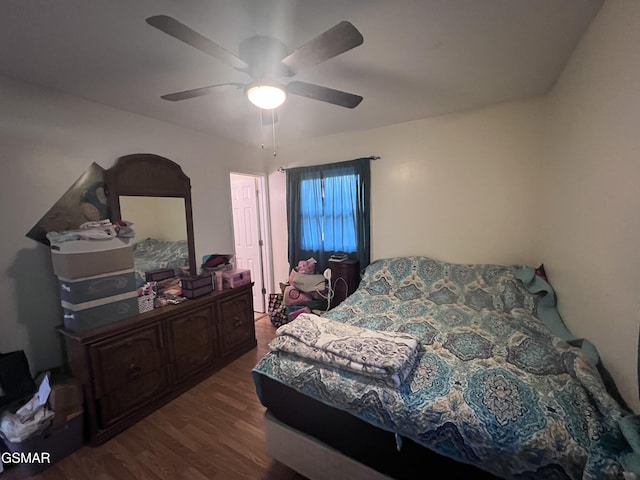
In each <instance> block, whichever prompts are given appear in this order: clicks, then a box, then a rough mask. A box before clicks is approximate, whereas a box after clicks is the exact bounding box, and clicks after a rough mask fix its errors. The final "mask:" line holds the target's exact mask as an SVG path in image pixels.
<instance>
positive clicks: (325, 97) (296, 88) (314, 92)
mask: <svg viewBox="0 0 640 480" xmlns="http://www.w3.org/2000/svg"><path fill="white" fill-rule="evenodd" d="M287 91H288V92H289V93H293V94H294V95H300V96H301V97H307V98H313V99H314V100H320V101H321V102H327V103H333V104H334V105H339V106H341V107H346V108H355V107H357V106H358V105H359V104H360V102H361V101H362V97H361V96H360V95H354V94H353V93H347V92H342V91H340V90H334V89H333V88H328V87H322V86H320V85H315V84H313V83H306V82H289V83H288V84H287Z"/></svg>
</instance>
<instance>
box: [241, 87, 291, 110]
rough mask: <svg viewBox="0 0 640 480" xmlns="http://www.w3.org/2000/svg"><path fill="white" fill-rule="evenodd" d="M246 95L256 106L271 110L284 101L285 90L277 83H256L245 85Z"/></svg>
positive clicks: (285, 96)
mask: <svg viewBox="0 0 640 480" xmlns="http://www.w3.org/2000/svg"><path fill="white" fill-rule="evenodd" d="M247 97H248V98H249V101H250V102H251V103H253V104H254V105H255V106H256V107H258V108H261V109H263V110H272V109H274V108H277V107H279V106H280V105H282V104H283V103H284V101H285V99H286V98H287V92H286V91H285V90H284V88H282V87H280V86H278V85H268V84H259V83H256V84H253V85H249V87H247Z"/></svg>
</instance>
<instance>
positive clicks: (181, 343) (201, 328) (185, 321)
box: [167, 307, 216, 383]
mask: <svg viewBox="0 0 640 480" xmlns="http://www.w3.org/2000/svg"><path fill="white" fill-rule="evenodd" d="M167 326H168V328H167V330H168V332H169V344H170V351H171V352H172V355H173V358H172V370H173V378H174V379H175V381H176V382H177V383H180V382H181V381H183V380H185V379H186V378H187V377H189V376H190V375H192V374H194V373H197V372H198V371H199V370H201V369H202V368H203V367H206V366H207V365H209V364H211V363H212V362H213V360H214V358H215V357H216V348H215V336H214V327H213V312H212V309H211V307H207V308H203V309H199V310H196V311H194V312H191V313H189V314H188V315H183V316H181V317H177V318H172V319H170V320H168V322H167Z"/></svg>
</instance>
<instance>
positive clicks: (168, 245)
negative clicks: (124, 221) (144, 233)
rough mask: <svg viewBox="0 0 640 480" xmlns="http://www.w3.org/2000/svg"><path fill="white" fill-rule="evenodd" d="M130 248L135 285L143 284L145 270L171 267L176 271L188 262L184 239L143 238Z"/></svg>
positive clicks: (187, 248) (187, 251)
mask: <svg viewBox="0 0 640 480" xmlns="http://www.w3.org/2000/svg"><path fill="white" fill-rule="evenodd" d="M132 250H133V266H134V271H135V275H136V284H137V286H141V285H144V283H145V272H149V271H151V270H157V269H159V268H172V269H174V270H176V271H177V269H179V268H180V267H183V266H186V265H188V264H189V247H188V245H187V241H186V240H177V241H168V240H159V239H157V238H145V239H144V240H141V241H139V242H137V243H134V245H133V248H132Z"/></svg>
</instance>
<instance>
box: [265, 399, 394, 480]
mask: <svg viewBox="0 0 640 480" xmlns="http://www.w3.org/2000/svg"><path fill="white" fill-rule="evenodd" d="M264 428H265V435H266V444H267V453H268V454H269V455H270V456H272V457H273V458H274V459H276V460H277V461H279V462H280V463H283V464H285V465H287V466H288V467H290V468H291V469H293V470H295V471H296V472H298V473H299V474H301V475H304V476H305V477H307V478H309V479H312V480H391V478H390V477H387V476H386V475H383V474H381V473H380V472H377V471H376V470H373V469H371V468H370V467H367V466H366V465H364V464H362V463H360V462H357V461H355V460H353V459H352V458H349V457H347V456H345V455H344V454H342V453H341V452H339V451H337V450H335V449H333V448H331V447H329V446H328V445H326V444H324V443H322V442H320V441H318V440H316V439H315V438H313V437H311V436H309V435H306V434H305V433H302V432H300V431H298V430H296V429H294V428H291V427H289V426H288V425H285V424H284V423H282V422H280V421H278V420H277V419H276V418H275V417H274V416H273V415H271V414H270V413H269V412H268V411H267V412H266V413H265V416H264Z"/></svg>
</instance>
